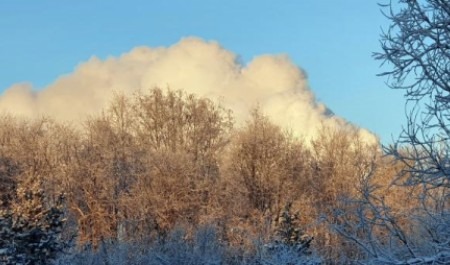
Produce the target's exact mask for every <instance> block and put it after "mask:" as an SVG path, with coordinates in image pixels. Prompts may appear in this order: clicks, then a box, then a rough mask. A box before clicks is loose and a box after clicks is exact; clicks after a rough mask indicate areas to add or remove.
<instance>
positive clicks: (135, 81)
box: [0, 38, 375, 140]
mask: <svg viewBox="0 0 450 265" xmlns="http://www.w3.org/2000/svg"><path fill="white" fill-rule="evenodd" d="M155 86H157V87H161V88H166V87H170V88H172V89H183V90H185V91H187V92H189V93H195V94H197V95H199V96H205V97H209V98H211V99H215V100H219V101H220V102H221V103H222V104H224V105H225V106H226V107H229V108H231V109H233V111H234V114H235V116H236V119H237V121H238V122H241V121H243V120H245V119H246V118H248V113H249V110H250V109H251V108H253V107H254V106H255V105H256V104H259V106H260V107H261V108H262V110H263V111H264V113H265V114H267V115H268V116H269V117H271V118H272V120H273V121H274V122H276V123H278V124H279V125H281V126H288V127H290V128H291V129H292V130H293V131H294V132H295V133H296V134H298V135H304V136H305V137H308V138H309V137H311V136H313V135H314V134H315V133H316V132H317V129H318V127H319V126H321V125H322V124H325V125H329V126H335V127H340V126H351V125H349V124H348V123H347V122H346V121H345V120H344V119H342V118H340V117H337V116H334V115H332V114H331V112H330V111H329V110H328V109H327V107H326V106H325V105H324V104H321V103H319V102H317V101H316V99H315V97H314V94H313V93H312V91H311V90H310V89H309V87H308V82H307V79H306V76H305V74H304V72H303V71H302V70H301V69H299V68H298V67H297V66H296V65H295V64H293V63H292V62H291V61H290V60H289V58H288V57H287V56H284V55H262V56H259V57H256V58H254V59H253V60H252V61H251V62H249V63H248V64H247V65H243V64H241V63H239V61H238V60H237V57H236V55H235V54H234V53H232V52H230V51H228V50H226V49H224V48H222V47H221V46H220V45H219V44H218V43H216V42H206V41H204V40H201V39H198V38H186V39H183V40H181V41H180V42H179V43H177V44H175V45H173V46H170V47H159V48H150V47H137V48H134V49H133V50H131V51H130V52H128V53H125V54H123V55H121V56H120V57H110V58H108V59H106V60H100V59H98V58H96V57H92V58H91V59H90V60H88V61H87V62H84V63H82V64H80V65H79V66H78V67H77V68H76V69H75V71H74V72H73V73H70V74H68V75H66V76H62V77H60V78H59V79H57V80H56V81H55V82H54V83H53V84H51V85H49V86H48V87H46V88H44V89H43V90H40V91H33V89H32V87H31V85H29V84H16V85H13V86H12V87H10V88H9V89H7V90H6V91H5V92H4V94H3V95H2V96H1V97H0V111H7V112H11V113H15V114H18V115H24V116H31V117H32V116H36V115H39V116H41V115H49V116H52V117H54V118H55V119H57V120H73V121H79V120H83V119H84V118H85V117H86V116H87V115H90V114H95V113H98V112H99V111H101V110H102V109H103V108H104V107H105V106H106V105H107V104H108V102H109V101H110V99H111V96H112V94H113V92H123V93H125V94H131V93H133V92H135V91H136V90H146V89H149V88H153V87H155ZM360 133H361V134H362V135H363V136H364V137H366V138H368V139H373V140H374V139H375V138H374V137H373V136H372V135H371V134H370V133H369V132H367V131H366V130H361V131H360Z"/></svg>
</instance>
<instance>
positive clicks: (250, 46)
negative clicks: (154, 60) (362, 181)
mask: <svg viewBox="0 0 450 265" xmlns="http://www.w3.org/2000/svg"><path fill="white" fill-rule="evenodd" d="M377 2H378V1H376V0H339V1H338V0H285V1H265V0H246V1H244V0H227V1H223V0H222V1H219V0H190V1H186V0H178V1H174V0H164V1H163V0H159V1H148V0H142V1H140V0H127V1H122V0H115V1H106V0H105V1H98V0H91V1H87V0H79V1H60V0H40V1H25V0H15V1H13V0H3V1H1V2H0V90H2V91H3V90H5V89H6V88H8V87H9V86H11V85H12V84H14V83H17V82H23V81H27V82H30V83H32V84H33V85H34V86H35V87H38V88H42V87H45V86H46V85H48V84H50V83H51V82H52V81H54V80H55V79H56V78H57V77H59V76H61V75H62V74H65V73H70V72H72V71H73V69H74V68H75V67H76V66H77V65H78V64H79V63H80V62H82V61H85V60H87V59H88V58H90V57H91V56H92V55H96V56H99V57H100V58H106V57H107V56H110V55H112V56H117V55H120V54H121V53H124V52H127V51H129V50H130V49H131V48H133V47H135V46H140V45H147V46H152V47H154V46H169V45H172V44H175V43H177V42H178V41H179V40H180V38H182V37H186V36H197V37H200V38H203V39H206V40H216V41H218V42H219V43H220V44H221V45H222V46H223V47H225V48H226V49H228V50H231V51H233V52H234V53H237V54H239V56H240V57H241V60H242V61H243V62H247V61H249V60H251V59H252V58H253V57H254V56H258V55H261V54H274V53H275V54H278V53H285V54H288V55H289V56H290V57H291V58H292V60H293V61H294V62H295V63H296V64H297V65H299V66H300V67H302V68H303V69H304V70H305V71H306V72H307V74H308V77H309V82H310V86H311V88H312V90H313V91H314V93H315V94H316V96H317V98H318V99H319V100H320V101H322V102H324V103H325V104H326V105H327V106H328V107H329V108H331V109H332V110H333V111H334V112H335V113H336V114H338V115H339V116H342V117H344V118H346V119H347V120H349V121H351V122H353V123H355V124H357V125H359V126H361V127H365V128H368V129H370V130H371V131H373V132H375V133H376V134H378V135H379V136H381V138H382V140H383V142H385V143H386V142H390V139H391V135H392V134H393V135H394V136H396V135H397V134H398V133H399V131H400V129H401V124H404V121H405V118H404V108H403V105H404V99H403V97H402V91H393V90H390V89H389V88H388V87H387V86H386V85H385V84H384V81H385V78H380V77H376V74H377V73H379V72H381V71H382V69H380V68H379V65H380V62H377V61H374V60H373V59H372V57H371V54H372V52H374V51H378V50H379V41H378V39H379V34H380V32H381V28H387V26H388V23H389V21H388V20H387V19H386V18H384V17H383V15H382V14H381V13H380V9H379V6H378V5H377Z"/></svg>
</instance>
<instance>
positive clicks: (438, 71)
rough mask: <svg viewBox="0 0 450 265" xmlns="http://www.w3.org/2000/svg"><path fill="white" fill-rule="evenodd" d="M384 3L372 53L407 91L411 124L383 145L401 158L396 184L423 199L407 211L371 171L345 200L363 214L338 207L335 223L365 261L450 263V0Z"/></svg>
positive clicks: (390, 78) (393, 82) (391, 81)
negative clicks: (382, 27) (385, 25)
mask: <svg viewBox="0 0 450 265" xmlns="http://www.w3.org/2000/svg"><path fill="white" fill-rule="evenodd" d="M383 7H384V8H385V10H387V12H385V16H386V17H387V18H388V19H389V20H390V21H391V26H390V27H389V29H388V30H387V31H385V32H383V33H382V35H381V48H382V51H381V52H379V53H375V54H374V57H375V59H377V60H381V61H382V62H383V64H387V65H388V66H387V67H390V70H388V71H386V72H384V73H381V74H380V75H381V76H387V77H388V84H389V86H390V87H391V88H394V89H403V90H404V91H405V97H406V99H407V103H406V110H407V111H406V113H407V124H406V126H405V128H404V130H403V132H402V134H401V136H400V138H399V139H398V141H397V142H396V143H394V144H393V145H391V146H388V147H386V148H385V151H386V153H387V154H388V155H391V156H392V157H394V158H395V159H396V160H397V161H400V162H401V163H402V165H403V168H402V170H401V172H400V173H399V174H398V176H397V177H396V178H395V179H394V180H393V184H396V185H400V186H402V187H404V188H410V189H412V190H414V192H411V194H410V196H411V197H410V198H409V200H408V201H409V202H410V203H411V202H413V201H417V203H416V204H413V207H411V209H409V211H408V212H407V213H404V214H405V215H404V216H403V217H402V216H401V215H400V214H399V213H398V212H395V211H393V209H392V207H390V205H388V204H387V203H386V200H385V198H384V197H383V196H380V194H379V193H377V190H378V187H377V186H376V185H374V184H373V182H371V181H370V179H371V177H368V178H366V181H364V182H362V183H361V196H360V197H358V198H356V199H355V200H353V201H352V203H350V204H352V205H353V208H352V207H350V208H347V209H353V217H357V218H356V219H353V220H350V218H348V213H350V212H347V216H346V215H344V214H342V213H343V212H341V213H337V216H338V217H339V218H338V219H339V221H340V223H339V224H340V225H338V226H336V228H337V230H338V231H339V232H340V233H341V235H344V236H345V237H346V238H347V239H349V240H350V241H353V242H355V243H357V245H359V246H360V247H361V249H363V250H364V252H365V253H366V255H367V256H366V264H448V263H449V262H450V244H449V242H450V233H449V229H448V227H450V218H449V216H450V144H449V140H450V123H449V122H450V120H449V118H450V116H449V115H450V108H449V107H450V105H449V104H450V2H449V1H447V0H422V1H419V0H399V1H398V5H394V4H392V3H391V4H389V5H384V6H383ZM402 219H403V220H405V219H406V220H407V221H406V223H403V224H402V223H401V220H402Z"/></svg>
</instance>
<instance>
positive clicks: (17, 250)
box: [0, 178, 66, 265]
mask: <svg viewBox="0 0 450 265" xmlns="http://www.w3.org/2000/svg"><path fill="white" fill-rule="evenodd" d="M29 180H30V181H25V182H23V183H20V185H19V187H18V188H17V190H16V196H15V198H14V200H13V201H12V202H11V203H10V204H9V205H8V206H7V207H4V208H2V209H0V263H1V264H23V265H31V264H33V265H39V264H48V263H49V262H50V261H51V260H52V259H54V258H55V257H56V256H57V255H58V254H59V253H60V252H61V251H62V250H63V249H64V248H65V246H66V243H64V241H63V239H62V238H61V232H62V228H63V224H64V221H65V219H64V204H63V197H62V196H61V197H60V198H59V200H58V201H57V202H56V203H55V204H53V205H48V203H47V200H46V198H45V192H44V190H43V189H42V183H41V182H40V181H39V180H37V179H32V178H29Z"/></svg>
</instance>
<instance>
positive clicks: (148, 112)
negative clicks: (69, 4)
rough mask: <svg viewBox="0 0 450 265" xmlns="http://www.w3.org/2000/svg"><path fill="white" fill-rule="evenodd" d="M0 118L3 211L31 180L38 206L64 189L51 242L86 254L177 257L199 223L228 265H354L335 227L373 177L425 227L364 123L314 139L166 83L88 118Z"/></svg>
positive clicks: (397, 213)
mask: <svg viewBox="0 0 450 265" xmlns="http://www.w3.org/2000/svg"><path fill="white" fill-rule="evenodd" d="M0 123H1V124H0V125H1V126H0V163H1V164H0V165H1V167H0V172H1V174H0V178H1V179H2V181H1V182H0V198H1V205H2V209H11V207H13V206H14V205H18V203H20V202H21V201H23V200H24V198H23V195H20V194H21V188H22V189H23V187H27V185H28V186H29V184H27V183H32V182H30V180H35V182H33V183H37V182H38V183H39V187H40V189H42V192H41V193H40V194H41V198H40V199H38V200H35V201H34V202H32V203H33V205H37V206H36V207H40V208H39V209H41V208H42V209H49V210H50V209H53V208H55V207H56V208H58V209H63V208H61V206H62V205H61V200H60V198H61V195H64V198H65V199H64V206H65V207H64V209H63V210H64V211H62V212H61V213H62V214H63V215H64V216H65V218H64V220H65V221H64V222H63V223H64V225H62V223H61V227H63V230H62V231H61V233H59V234H57V235H56V234H53V235H54V239H52V240H54V242H60V241H58V240H70V239H71V238H74V239H75V243H74V244H73V250H72V251H74V250H75V249H78V250H79V251H82V250H83V249H84V252H83V253H84V254H82V255H81V256H83V257H84V258H86V257H87V256H86V255H87V254H86V253H88V252H87V251H93V252H92V253H93V254H92V255H94V256H95V255H100V254H95V253H97V252H98V251H102V249H104V250H106V249H108V248H111V247H112V246H115V247H114V248H122V247H123V248H125V246H126V245H127V244H136V245H139V246H141V247H142V246H147V249H146V250H144V249H142V250H141V252H140V253H141V254H140V255H141V256H142V258H144V257H147V258H148V257H149V255H150V256H151V255H157V256H158V255H159V256H160V257H162V256H164V255H168V256H167V258H169V257H170V258H175V257H173V256H172V254H170V255H169V254H167V253H166V252H164V251H169V252H170V251H173V250H170V248H169V249H167V248H166V247H167V244H168V242H172V241H173V240H174V238H173V236H174V234H173V233H174V231H176V230H177V229H182V231H184V232H183V233H184V234H183V236H182V237H180V238H182V241H183V242H184V243H183V242H181V241H180V243H179V244H181V245H180V246H179V247H180V248H181V249H185V251H186V252H190V250H189V249H190V248H193V249H197V248H201V246H200V245H196V244H197V243H198V242H197V241H195V240H196V239H195V238H196V236H195V235H196V233H197V232H196V231H197V230H198V229H199V228H200V227H210V229H213V230H214V240H212V239H211V240H212V241H214V242H215V244H218V246H220V251H221V253H222V252H223V253H228V254H226V255H225V254H223V253H222V254H223V255H222V256H221V257H222V258H224V259H226V261H222V262H224V263H225V264H232V260H231V259H232V258H231V257H236V260H235V263H236V264H238V263H240V264H244V262H250V260H251V259H256V257H257V256H258V255H259V256H258V257H259V258H263V257H264V259H275V258H277V257H278V258H279V257H280V255H281V256H283V255H288V256H289V255H290V256H289V257H291V258H292V255H293V254H292V253H296V254H295V255H297V256H296V257H297V258H298V257H304V259H302V261H301V262H317V259H313V256H315V255H319V256H321V260H322V262H324V263H333V262H336V261H341V262H348V261H349V260H350V259H355V258H360V257H364V255H365V254H364V252H362V251H360V250H358V249H356V248H355V246H354V245H352V243H351V242H350V241H351V240H350V241H349V240H348V238H346V237H341V236H340V235H339V234H336V233H335V232H334V229H333V228H334V227H338V226H339V227H340V226H342V225H343V224H347V223H348V222H350V221H355V222H356V221H357V220H358V218H357V215H355V214H354V213H353V212H354V211H355V210H357V209H358V207H357V206H354V205H351V204H350V203H347V202H348V200H344V197H347V198H353V199H358V198H363V196H364V195H365V193H364V191H365V190H364V188H365V187H366V186H367V185H368V183H369V184H370V185H375V184H377V185H379V186H380V188H379V189H378V190H377V194H380V196H384V198H386V200H385V201H386V203H387V204H388V205H389V207H390V209H391V210H392V212H393V214H392V218H393V219H395V220H399V222H401V223H400V225H405V226H407V225H409V224H410V222H412V221H411V220H408V218H407V217H405V216H404V215H403V214H402V213H404V211H406V210H407V207H406V206H405V205H404V204H402V203H401V201H400V200H405V199H407V198H408V196H409V195H408V194H409V191H405V190H396V191H395V193H390V192H389V190H391V189H394V188H392V187H389V185H388V184H389V183H390V181H391V180H392V179H393V177H394V176H395V175H396V173H397V172H398V171H399V169H400V167H399V165H397V164H396V163H395V162H394V161H392V160H391V159H389V158H383V157H381V151H380V150H379V147H378V146H374V145H369V144H367V143H365V142H364V141H362V139H360V138H359V137H358V133H357V131H356V130H353V129H336V128H327V127H324V128H322V130H321V132H320V133H319V134H318V135H317V136H316V137H315V139H313V140H311V141H305V140H303V139H301V138H298V137H295V136H294V135H293V134H292V133H291V132H289V131H288V130H286V128H280V127H279V126H277V125H275V124H274V123H272V122H271V121H270V120H269V119H268V117H266V116H264V114H263V113H262V112H261V111H260V110H258V109H255V110H254V111H253V112H252V114H251V116H250V117H249V119H248V121H247V122H246V123H245V124H243V125H240V126H238V127H237V128H235V126H233V117H232V113H231V111H230V110H226V109H224V108H222V107H220V106H218V105H217V104H215V103H213V102H212V101H210V100H208V99H205V98H198V97H196V96H194V95H187V94H185V93H184V92H182V91H172V90H161V89H151V90H149V91H147V92H141V93H137V94H135V95H134V96H131V97H125V96H122V95H117V96H116V97H115V99H114V100H113V101H112V102H111V104H110V106H109V108H107V109H105V111H104V112H103V113H102V114H101V115H98V116H96V117H91V118H90V119H88V120H87V121H86V122H85V123H84V124H83V126H77V127H74V126H70V125H64V124H58V123H56V122H53V121H51V120H49V119H41V120H37V121H36V120H35V121H26V120H21V119H19V118H15V117H11V116H3V117H2V118H1V119H0ZM36 181H37V182H36ZM28 188H30V189H31V188H32V187H31V186H29V187H28ZM27 198H28V197H27ZM27 200H33V198H32V197H30V198H28V199H27ZM355 207H356V208H355ZM56 208H55V209H56ZM14 209H16V210H15V211H16V212H17V211H19V212H20V211H21V209H22V208H14ZM36 209H37V208H36ZM22 211H23V213H24V214H25V212H26V211H27V210H26V209H23V210H22ZM339 213H341V214H339ZM342 213H344V214H343V215H342ZM346 213H352V214H346ZM359 214H361V213H359ZM363 214H364V213H363ZM367 214H369V215H370V214H372V213H370V212H368V213H367ZM344 217H345V218H346V219H345V220H344V219H343V218H344ZM58 220H59V219H58ZM29 225H30V226H32V227H31V228H30V229H34V228H35V229H41V230H42V229H43V227H45V226H46V225H47V224H45V222H44V223H43V222H34V221H33V222H31V221H30V224H29ZM2 229H3V228H2ZM46 229H47V228H46ZM42 231H47V230H45V229H44V230H42ZM346 231H347V230H346ZM380 233H382V231H380ZM178 236H179V235H178ZM180 238H179V239H177V240H181V239H180ZM165 242H166V243H165ZM256 242H260V243H256ZM172 243H173V242H172ZM172 243H170V244H172ZM177 244H178V243H177ZM183 244H184V245H183ZM58 246H59V245H58ZM171 246H172V245H171ZM172 247H173V246H172ZM218 248H219V247H218ZM139 249H141V248H139ZM150 250H152V251H153V252H151V253H153V254H151V253H150V252H148V251H150ZM96 251H97V252H96ZM117 251H118V250H117ZM124 251H125V250H124ZM130 251H131V250H130ZM133 251H137V250H133ZM180 251H181V250H180ZM192 251H193V250H192ZM195 251H197V250H195ZM195 251H194V252H195ZM215 251H216V250H215ZM217 251H219V250H217ZM114 252H115V251H114ZM118 253H122V252H118ZM118 253H116V254H117V255H118ZM130 253H131V252H130ZM155 253H160V254H155ZM164 253H166V254H164ZM180 253H181V252H180ZM230 253H234V254H230ZM237 253H238V254H237ZM258 253H259V254H258ZM283 253H284V254H283ZM289 253H291V254H289ZM26 255H35V254H34V253H27V254H26ZM74 255H75V254H74ZM124 255H125V254H124ZM180 255H181V254H180ZM199 255H200V254H199ZM202 255H203V254H202ZM255 255H256V256H255ZM81 256H78V257H81ZM94 256H91V258H93V259H94ZM200 256H201V255H200ZM48 257H49V258H53V257H54V256H51V255H49V256H48ZM71 257H72V262H75V261H74V260H73V258H74V257H77V255H75V256H71ZM95 257H99V256H95ZM237 257H241V258H240V259H238V258H237ZM65 259H66V260H67V259H69V256H66V258H65ZM152 260H153V259H152ZM245 260H246V261H245ZM60 262H63V261H62V260H60ZM155 262H156V261H155ZM255 262H256V261H255ZM299 262H300V261H299ZM169 263H170V262H169ZM96 264H97V263H96ZM149 264H150V263H149ZM158 264H165V263H164V262H161V263H158ZM202 264H203V263H202ZM205 264H206V263H205ZM249 264H251V263H249ZM255 264H257V263H255ZM263 264H264V263H263ZM295 264H300V263H295ZM301 264H305V263H301Z"/></svg>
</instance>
